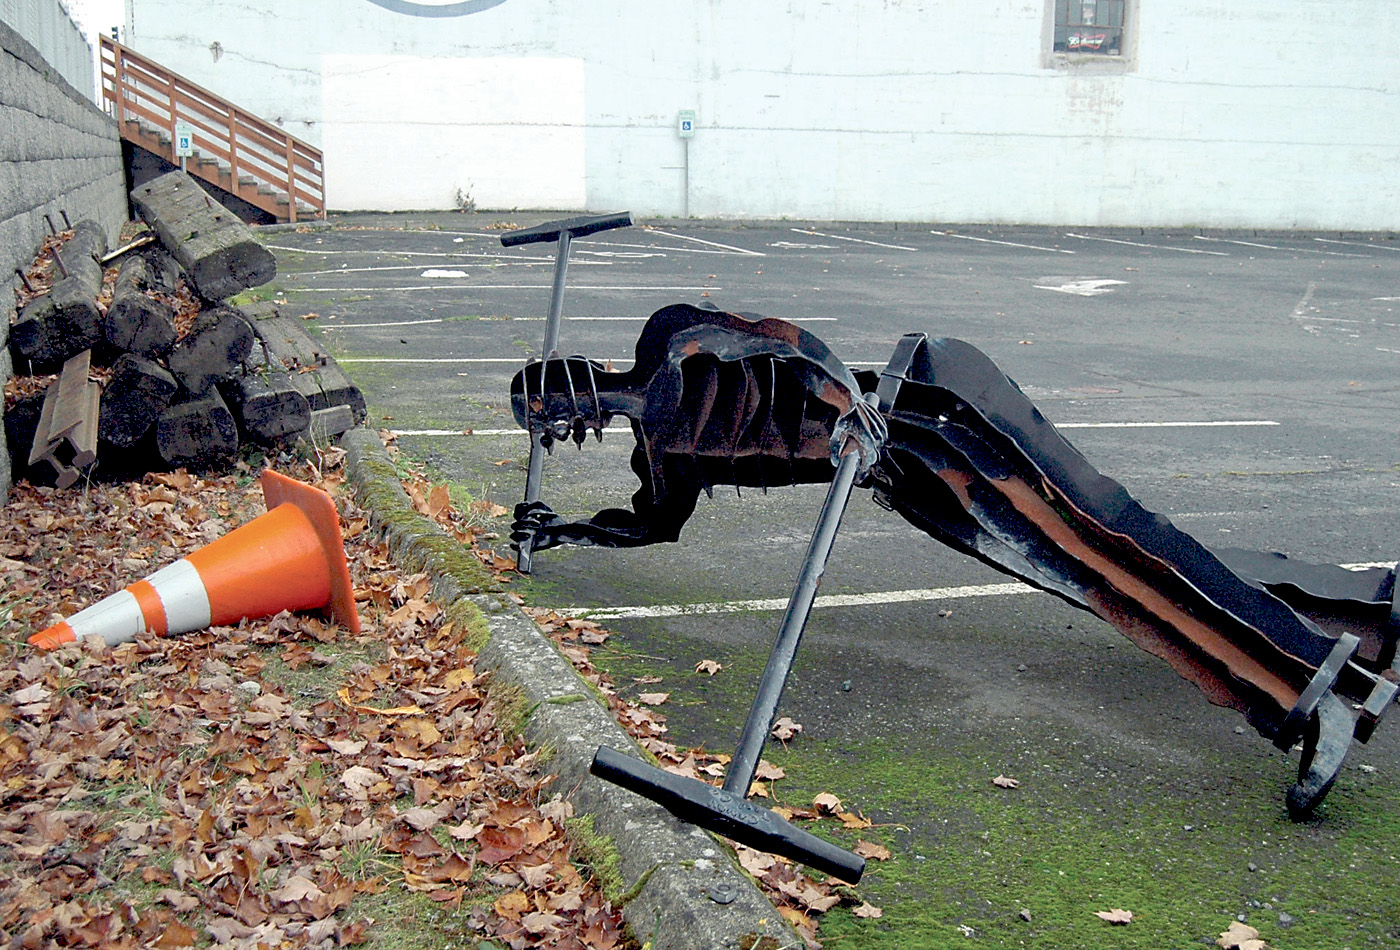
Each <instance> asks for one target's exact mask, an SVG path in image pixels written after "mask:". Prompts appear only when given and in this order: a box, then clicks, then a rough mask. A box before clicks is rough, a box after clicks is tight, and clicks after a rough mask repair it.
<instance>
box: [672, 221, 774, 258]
mask: <svg viewBox="0 0 1400 950" xmlns="http://www.w3.org/2000/svg"><path fill="white" fill-rule="evenodd" d="M647 231H648V232H650V233H651V234H664V235H665V236H666V237H668V238H675V239H676V240H677V241H694V242H695V243H696V244H704V245H705V246H706V247H717V248H720V249H721V250H725V251H733V252H734V253H735V254H744V255H746V256H748V257H767V256H768V255H766V254H764V253H763V252H762V251H750V250H746V249H745V248H742V247H734V246H733V245H732V244H720V243H719V242H718V241H705V240H702V239H700V238H698V237H691V236H690V235H688V234H672V233H671V232H670V231H663V230H661V229H660V228H647Z"/></svg>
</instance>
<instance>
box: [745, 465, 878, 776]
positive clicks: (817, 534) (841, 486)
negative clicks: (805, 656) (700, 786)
mask: <svg viewBox="0 0 1400 950" xmlns="http://www.w3.org/2000/svg"><path fill="white" fill-rule="evenodd" d="M860 461H861V459H860V452H859V451H851V452H848V453H847V454H845V455H843V456H842V457H841V462H840V464H839V465H837V467H836V475H835V476H834V477H833V478H832V480H831V488H830V489H829V490H828V491H827V493H826V501H825V502H824V503H823V504H822V511H821V515H820V516H818V518H817V526H816V528H814V529H813V531H812V541H811V543H810V544H809V545H808V546H807V556H806V558H805V559H803V561H802V570H801V572H800V573H799V574H798V576H797V585H796V587H795V588H794V589H793V592H792V597H791V598H790V599H789V600H788V605H787V610H786V611H785V612H784V613H783V621H782V624H781V625H780V626H779V627H778V636H777V639H776V640H775V641H774V643H773V652H771V653H770V654H768V665H767V666H766V667H765V668H764V670H763V677H762V678H761V679H760V680H759V681H758V693H757V695H755V696H754V700H753V705H752V706H751V707H749V718H748V719H747V720H746V721H745V722H744V731H743V734H742V735H741V736H740V737H739V748H738V749H736V750H735V752H734V758H733V760H731V761H730V763H729V769H728V771H727V772H726V774H725V777H724V790H725V791H726V792H732V793H734V794H735V795H741V796H747V795H748V794H749V786H750V785H751V784H753V776H754V772H755V771H756V770H757V769H758V760H759V756H761V755H762V754H763V746H764V743H766V742H767V741H768V733H769V732H770V731H771V730H772V728H773V719H774V717H776V716H777V714H778V701H779V700H780V699H781V698H782V695H783V687H784V686H785V685H786V684H787V678H788V673H789V672H790V671H791V670H792V661H793V658H794V657H795V656H796V655H797V647H798V645H799V644H800V643H801V642H802V631H803V629H804V628H805V627H806V626H807V617H808V615H810V614H811V612H812V602H813V601H815V600H816V598H817V588H818V587H820V586H821V582H822V573H823V572H824V571H825V570H826V561H827V558H828V557H830V555H831V546H832V544H833V543H834V542H835V540H836V532H837V530H839V529H840V527H841V516H842V515H843V514H845V511H846V503H847V502H848V501H850V499H851V489H852V488H853V487H854V485H855V481H856V472H857V471H858V470H859V469H860Z"/></svg>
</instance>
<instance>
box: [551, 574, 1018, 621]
mask: <svg viewBox="0 0 1400 950" xmlns="http://www.w3.org/2000/svg"><path fill="white" fill-rule="evenodd" d="M1034 591H1035V588H1034V587H1031V586H1030V585H1029V584H1022V583H1021V582H1019V581H1016V582H1014V583H1010V584H977V585H969V586H967V587H937V588H929V589H926V590H892V591H884V592H880V593H873V594H829V595H826V596H821V597H818V598H817V599H816V602H815V603H813V604H812V609H814V610H824V609H828V608H831V607H875V606H878V605H881V604H903V603H910V602H912V601H930V600H959V599H962V598H967V597H1000V596H1005V595H1007V594H1029V593H1033V592H1034ZM787 605H788V602H787V599H786V598H783V599H781V600H780V599H778V598H772V599H765V600H729V601H719V602H715V603H708V604H659V605H657V606H654V607H553V608H551V609H552V610H553V611H554V612H555V613H557V614H561V615H563V616H566V617H587V618H588V619H590V620H621V619H624V618H644V617H690V616H699V615H702V614H731V613H740V612H742V611H748V610H784V609H786V608H787Z"/></svg>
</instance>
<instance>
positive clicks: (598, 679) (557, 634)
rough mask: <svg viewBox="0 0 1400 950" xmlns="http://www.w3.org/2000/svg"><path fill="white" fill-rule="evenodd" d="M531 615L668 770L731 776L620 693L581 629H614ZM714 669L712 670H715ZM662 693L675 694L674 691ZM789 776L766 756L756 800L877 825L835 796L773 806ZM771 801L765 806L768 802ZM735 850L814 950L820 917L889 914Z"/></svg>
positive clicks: (644, 679) (787, 813) (879, 855)
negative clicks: (839, 909)
mask: <svg viewBox="0 0 1400 950" xmlns="http://www.w3.org/2000/svg"><path fill="white" fill-rule="evenodd" d="M525 611H526V613H528V614H530V616H531V617H533V618H534V620H535V622H536V623H537V624H539V626H540V628H541V629H542V630H544V631H545V633H547V634H548V635H549V636H550V637H551V638H552V639H553V640H554V641H555V643H557V644H558V645H559V648H560V650H561V652H563V654H564V655H565V656H566V657H568V658H569V660H570V661H571V662H572V663H573V665H574V668H575V669H577V670H578V672H579V674H580V675H581V676H583V678H584V679H586V680H588V681H589V682H590V683H592V684H593V685H594V686H596V687H597V688H598V690H599V692H601V693H602V694H603V696H604V697H606V699H607V702H608V705H609V707H610V708H611V709H612V712H613V714H614V715H615V716H616V717H617V721H618V722H619V723H620V724H621V725H622V727H623V728H624V729H626V730H627V731H628V732H629V733H631V735H632V737H633V738H634V739H635V740H636V741H637V742H638V743H639V744H640V745H641V746H643V747H644V748H645V749H646V750H647V751H649V752H651V753H652V754H653V755H655V756H656V757H657V759H658V760H659V761H660V763H661V766H662V768H665V769H666V770H667V771H670V772H674V773H675V774H677V775H683V776H686V777H687V778H693V779H697V780H699V781H708V782H711V783H714V784H719V782H720V781H721V780H722V779H723V777H724V774H725V766H726V765H728V763H729V761H730V757H729V756H727V755H724V754H723V753H715V752H707V751H704V750H702V749H680V748H678V747H677V746H676V745H675V744H674V743H672V742H669V741H667V740H666V738H665V735H666V724H665V717H664V716H663V715H662V714H661V713H660V712H658V711H655V710H652V709H644V708H641V707H640V706H638V705H637V704H636V703H633V702H629V701H628V700H626V699H624V698H622V697H621V696H619V695H618V690H617V687H616V685H615V684H614V683H613V681H612V679H611V677H609V676H608V675H607V674H606V673H604V672H602V671H601V670H599V669H598V668H597V666H595V665H594V663H593V661H592V659H591V652H590V650H589V647H588V646H587V645H586V641H584V639H583V637H582V636H581V634H580V631H582V630H586V629H594V630H596V631H598V632H599V633H600V634H602V635H603V636H607V635H608V634H607V631H604V630H602V629H601V628H599V627H598V625H597V624H596V623H593V622H592V621H581V620H576V619H571V618H567V617H563V616H560V615H559V614H557V613H555V612H554V611H551V610H547V609H542V608H529V607H526V608H525ZM711 666H712V667H713V669H712V670H711V669H709V667H711ZM721 668H722V667H721V666H720V665H719V664H718V663H716V662H714V661H712V660H705V661H702V662H701V663H699V664H697V665H696V672H697V673H700V672H709V673H711V675H713V673H714V672H717V671H718V670H720V669H721ZM632 682H633V684H634V685H639V684H648V683H659V682H661V678H660V677H656V676H641V677H633V680H632ZM650 695H651V694H645V693H644V694H641V695H639V696H638V697H637V698H638V699H639V700H641V701H643V702H646V701H647V700H648V697H649V696H650ZM657 695H664V696H669V694H657ZM778 725H780V726H781V727H782V729H783V731H784V732H785V733H786V735H787V737H788V738H791V736H792V735H795V734H797V733H798V732H800V731H801V730H802V727H801V726H800V725H799V724H797V723H795V722H793V721H792V720H791V719H787V718H786V717H784V718H783V719H780V720H778ZM786 774H787V773H786V772H785V771H784V770H783V769H782V768H780V767H778V766H776V765H773V764H772V763H771V762H768V761H767V760H765V759H760V760H759V763H758V766H757V768H756V769H755V771H754V777H755V778H756V779H759V780H760V781H755V782H754V783H753V785H752V786H751V787H750V795H751V796H752V797H756V798H762V799H768V800H769V802H772V804H771V808H772V811H773V812H774V813H775V814H777V815H779V816H780V817H782V818H784V819H785V820H787V821H821V820H831V819H836V820H838V821H840V822H841V823H842V825H843V826H844V827H845V828H848V829H862V828H869V827H871V825H872V824H873V823H872V822H871V821H870V820H869V819H868V818H864V817H862V816H860V815H858V814H855V813H854V812H850V811H845V810H843V806H842V803H841V800H840V799H839V798H837V797H836V796H835V795H832V794H830V793H822V794H819V795H817V796H816V798H815V799H814V801H813V804H812V807H810V808H806V807H794V806H790V805H785V804H781V803H777V802H773V798H774V795H775V792H774V788H775V786H773V785H771V784H769V783H772V782H776V781H778V780H779V779H782V778H784V777H785V776H786ZM767 803H768V802H765V804H767ZM735 851H736V853H737V855H738V858H739V863H740V865H741V866H742V867H743V868H744V869H745V870H746V871H748V872H749V874H751V875H752V876H753V878H754V879H755V880H756V881H757V882H758V884H759V886H760V887H761V888H763V890H764V892H765V893H766V894H767V895H768V897H769V898H770V899H771V900H772V901H773V902H774V904H775V905H777V907H778V909H779V912H780V913H781V914H782V915H783V918H784V919H785V920H787V921H788V923H790V924H791V925H792V926H793V927H794V928H795V929H796V930H797V931H798V932H799V933H800V934H801V935H802V937H803V940H804V941H805V942H806V945H807V947H808V948H809V950H815V948H819V947H820V946H821V944H820V943H819V942H818V941H817V927H818V917H819V915H820V914H823V913H825V912H826V911H828V910H830V909H831V908H833V907H835V906H837V905H839V904H845V905H848V906H851V907H852V908H853V911H852V912H853V913H855V914H856V915H857V916H859V917H868V918H876V917H880V916H881V915H882V914H883V911H882V910H880V908H878V907H874V906H872V905H870V904H868V903H865V902H864V901H861V900H860V898H859V897H857V896H856V893H855V891H854V889H852V888H850V887H847V886H845V885H842V884H841V882H839V881H837V880H836V879H835V878H826V879H825V880H820V881H818V880H813V879H812V878H810V877H808V876H807V875H806V874H804V873H803V872H802V871H801V869H800V867H799V866H798V865H796V864H794V863H793V862H792V861H789V860H788V859H787V858H783V857H779V856H776V855H772V854H768V853H766V852H763V851H755V850H753V849H751V848H747V847H744V846H743V845H736V846H735ZM856 853H857V854H860V855H862V856H863V857H866V858H868V859H873V860H877V861H887V860H889V859H890V857H891V854H890V852H889V850H888V849H887V848H885V847H883V846H882V845H879V844H875V843H873V842H867V841H861V842H860V843H859V844H858V845H857V848H856Z"/></svg>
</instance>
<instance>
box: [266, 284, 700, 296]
mask: <svg viewBox="0 0 1400 950" xmlns="http://www.w3.org/2000/svg"><path fill="white" fill-rule="evenodd" d="M552 289H553V285H552V284H423V285H421V286H409V287H288V288H287V293H289V294H298V293H322V294H331V293H341V294H344V293H373V292H376V291H377V292H379V293H388V292H390V291H394V292H400V293H402V292H405V291H411V290H552ZM723 289H724V288H723V287H715V286H710V287H651V286H644V287H620V286H619V287H605V286H602V285H600V284H570V285H569V290H571V291H573V290H606V291H609V292H611V293H619V292H626V291H635V292H637V293H661V292H665V293H704V292H706V291H711V292H713V291H716V290H723Z"/></svg>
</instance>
